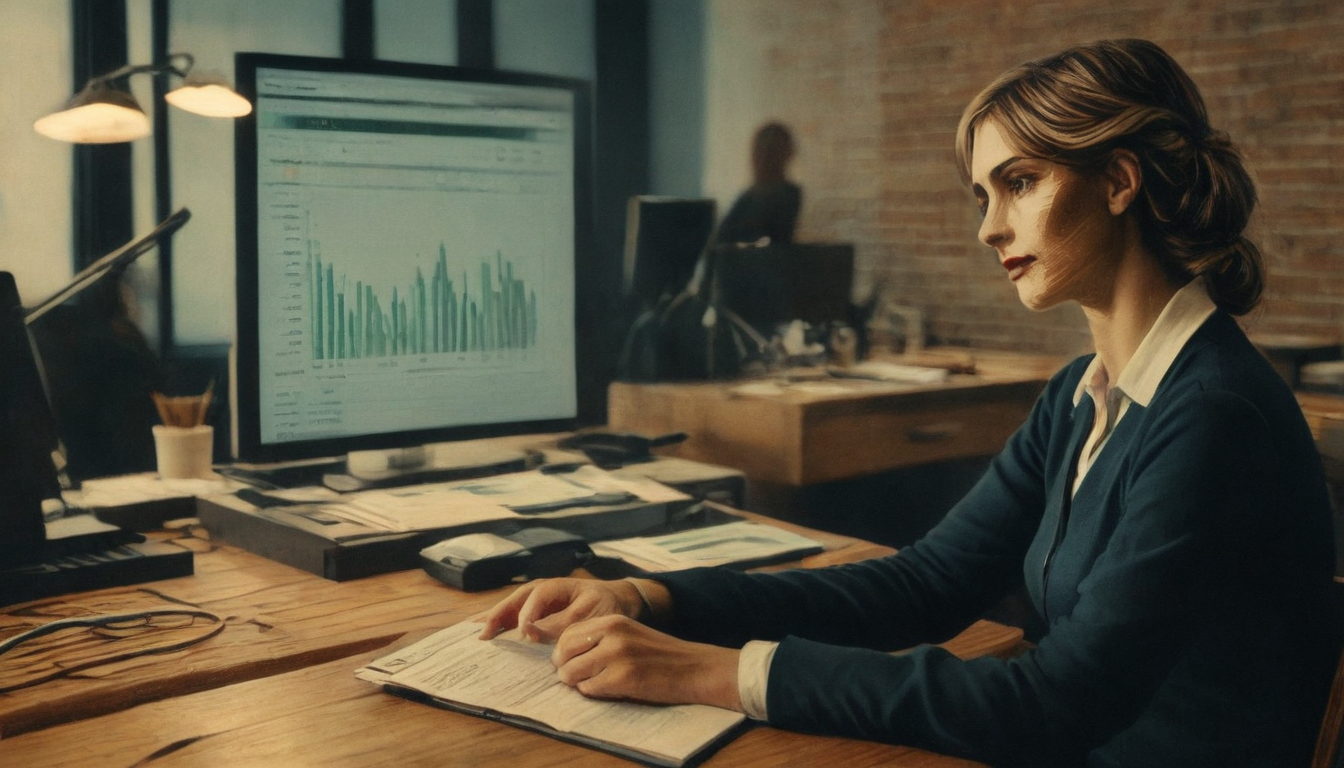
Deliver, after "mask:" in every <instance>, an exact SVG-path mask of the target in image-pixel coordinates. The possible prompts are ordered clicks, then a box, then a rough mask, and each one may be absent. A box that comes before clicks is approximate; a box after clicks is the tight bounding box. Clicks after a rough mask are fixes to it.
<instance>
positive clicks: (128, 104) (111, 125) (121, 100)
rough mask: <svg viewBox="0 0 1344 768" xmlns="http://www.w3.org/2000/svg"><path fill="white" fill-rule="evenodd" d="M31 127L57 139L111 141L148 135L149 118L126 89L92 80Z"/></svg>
mask: <svg viewBox="0 0 1344 768" xmlns="http://www.w3.org/2000/svg"><path fill="white" fill-rule="evenodd" d="M33 130H35V131H37V132H38V133H40V134H42V135H43V136H47V137H49V138H52V139H56V140H57V141H71V142H75V143H78V144H111V143H115V142H118V141H131V140H133V139H138V138H140V137H142V136H148V135H149V118H148V117H146V116H145V112H144V110H142V109H140V104H139V102H137V101H136V100H135V97H134V96H132V95H131V94H130V93H129V92H127V91H123V90H119V89H116V88H112V87H110V86H108V85H107V84H106V83H103V82H95V83H91V84H90V85H88V86H86V87H85V88H84V90H82V91H80V92H79V93H77V94H75V95H74V97H73V98H71V99H70V101H68V102H66V104H65V108H64V109H62V110H61V111H59V112H53V113H52V114H50V115H47V116H46V117H42V118H39V119H38V120H37V121H36V122H34V123H33Z"/></svg>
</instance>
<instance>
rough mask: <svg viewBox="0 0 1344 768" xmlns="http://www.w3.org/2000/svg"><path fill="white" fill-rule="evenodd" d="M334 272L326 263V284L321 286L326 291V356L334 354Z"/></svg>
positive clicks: (329, 356)
mask: <svg viewBox="0 0 1344 768" xmlns="http://www.w3.org/2000/svg"><path fill="white" fill-rule="evenodd" d="M335 282H336V280H335V273H334V271H333V270H332V267H331V265H330V264H328V265H327V284H326V285H325V286H323V287H324V288H326V291H327V329H326V332H325V333H326V337H327V358H328V359H331V358H333V357H335V356H336V337H335V336H334V335H333V331H335V330H336V285H335Z"/></svg>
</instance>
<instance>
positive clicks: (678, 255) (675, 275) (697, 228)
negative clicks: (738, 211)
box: [625, 195, 715, 306]
mask: <svg viewBox="0 0 1344 768" xmlns="http://www.w3.org/2000/svg"><path fill="white" fill-rule="evenodd" d="M714 213H715V202H714V200H713V199H712V198H681V197H658V196H653V195H636V196H634V197H631V198H630V201H629V203H628V204H627V206H626V215H625V291H626V293H628V294H630V295H632V296H635V297H636V298H638V299H639V300H640V301H642V302H643V303H644V304H645V305H648V306H653V305H654V304H656V303H657V302H658V300H659V299H661V298H662V297H664V296H670V295H675V294H676V293H677V292H678V291H680V290H681V289H683V288H685V287H686V284H687V283H689V282H690V281H691V277H692V275H694V274H695V265H696V262H698V261H699V260H700V255H701V254H702V253H703V252H704V250H705V245H706V244H707V243H709V238H710V235H711V234H712V233H713V231H714Z"/></svg>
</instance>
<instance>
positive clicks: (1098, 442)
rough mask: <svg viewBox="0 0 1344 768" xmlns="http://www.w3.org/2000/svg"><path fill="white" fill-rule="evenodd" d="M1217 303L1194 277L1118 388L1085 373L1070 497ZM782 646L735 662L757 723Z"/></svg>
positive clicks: (749, 647)
mask: <svg viewBox="0 0 1344 768" xmlns="http://www.w3.org/2000/svg"><path fill="white" fill-rule="evenodd" d="M1214 309H1215V307H1214V304H1213V300H1212V299H1210V298H1209V294H1208V291H1207V290H1206V289H1205V287H1204V281H1203V280H1200V279H1198V278H1196V279H1195V280H1191V281H1190V282H1189V283H1187V284H1186V285H1185V286H1184V287H1183V288H1181V289H1180V290H1179V291H1177V292H1176V295H1174V296H1172V297H1171V300H1170V301H1168V302H1167V306H1165V307H1163V309H1162V313H1161V314H1159V315H1158V316H1157V320H1156V321H1154V322H1153V327H1152V328H1149V329H1148V333H1147V334H1146V335H1145V336H1144V337H1143V341H1142V342H1140V343H1139V348H1138V349H1136V350H1134V355H1133V357H1131V358H1130V359H1129V363H1128V364H1126V365H1125V368H1124V370H1123V371H1121V372H1120V375H1119V376H1118V377H1116V379H1115V383H1114V384H1113V385H1112V384H1111V378H1110V375H1109V373H1108V372H1107V371H1106V367H1105V366H1104V365H1102V363H1101V358H1100V357H1094V358H1092V362H1091V363H1090V364H1089V365H1088V367H1087V369H1086V370H1085V371H1083V376H1082V379H1081V380H1080V381H1079V382H1078V388H1077V389H1076V390H1074V393H1073V404H1074V406H1077V405H1078V403H1079V402H1081V401H1082V398H1083V393H1087V394H1088V395H1090V396H1091V397H1092V402H1093V404H1094V405H1095V406H1096V413H1097V419H1096V422H1095V424H1094V425H1093V427H1092V432H1091V433H1090V434H1089V435H1088V437H1087V442H1086V443H1084V444H1083V449H1082V451H1081V452H1080V453H1079V454H1078V468H1077V472H1076V473H1075V478H1074V483H1073V489H1072V493H1077V492H1078V486H1079V485H1081V484H1082V482H1083V477H1084V476H1085V475H1086V474H1087V471H1088V470H1089V469H1091V468H1092V465H1093V464H1094V463H1096V460H1097V456H1099V455H1100V454H1101V451H1102V449H1103V448H1105V447H1106V441H1107V439H1108V438H1109V437H1110V436H1111V433H1112V432H1113V431H1114V430H1115V425H1116V424H1119V423H1120V419H1122V418H1124V416H1125V414H1126V413H1128V411H1129V406H1130V404H1131V403H1138V404H1139V405H1140V406H1142V407H1144V408H1147V407H1148V405H1149V403H1151V402H1152V401H1153V396H1154V395H1155V394H1156V393H1157V386H1158V384H1161V383H1162V379H1163V378H1164V377H1165V376H1166V375H1167V371H1168V370H1169V369H1170V368H1171V364H1172V363H1173V362H1175V360H1176V355H1178V354H1180V352H1181V349H1183V348H1184V347H1185V343H1186V342H1187V341H1189V340H1190V337H1191V336H1193V335H1195V331H1197V330H1199V327H1200V326H1201V325H1203V324H1204V321H1205V320H1208V319H1209V316H1210V315H1212V314H1213V312H1214ZM778 647H779V643H775V642H768V641H764V640H752V641H751V642H749V643H747V644H746V645H745V646H743V648H742V655H741V656H740V657H738V662H737V692H738V696H739V697H740V698H741V700H742V711H743V712H745V713H746V715H747V717H750V718H752V719H755V720H768V719H769V717H768V713H767V712H766V707H765V701H766V685H767V683H768V682H769V680H770V662H771V661H772V660H773V659H774V657H775V649H776V648H778Z"/></svg>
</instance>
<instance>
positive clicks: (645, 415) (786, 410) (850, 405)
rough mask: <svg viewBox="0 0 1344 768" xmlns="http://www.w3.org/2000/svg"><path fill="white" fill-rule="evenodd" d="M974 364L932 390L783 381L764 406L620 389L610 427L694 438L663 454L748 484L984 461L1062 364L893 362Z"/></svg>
mask: <svg viewBox="0 0 1344 768" xmlns="http://www.w3.org/2000/svg"><path fill="white" fill-rule="evenodd" d="M970 355H973V358H974V362H975V368H976V372H975V373H974V374H953V375H952V376H951V377H950V378H949V379H948V381H947V382H946V383H943V384H931V385H913V384H900V383H888V382H878V381H866V380H860V379H839V378H825V379H808V380H804V381H794V382H788V381H786V380H784V379H783V378H782V377H781V378H778V379H774V380H775V381H779V382H781V384H780V387H779V389H778V391H777V392H774V393H764V394H762V393H759V390H758V393H746V392H744V390H743V384H745V383H747V382H744V381H727V382H718V381H716V382H692V383H654V384H632V383H627V382H616V383H614V384H612V385H611V389H610V393H609V398H608V407H607V421H608V426H609V427H610V428H611V429H613V430H618V431H631V432H640V433H644V434H647V435H659V434H664V433H668V432H678V431H680V432H686V433H687V434H688V435H689V437H688V438H687V440H686V441H685V442H683V443H681V444H679V445H677V446H674V447H672V448H668V449H661V450H660V453H663V454H664V455H670V456H681V457H684V458H688V459H694V460H696V461H705V462H709V463H711V464H723V465H726V466H729V467H733V468H735V469H740V470H742V472H743V473H745V474H746V476H747V479H748V480H749V481H763V482H772V483H781V484H787V485H794V486H803V485H811V484H814V483H822V482H828V481H833V480H842V479H847V478H853V477H859V476H862V475H869V474H874V473H878V472H883V471H886V470H891V469H897V468H901V467H910V466H915V465H919V464H927V463H930V462H935V461H943V460H946V459H954V458H961V457H966V456H985V455H989V454H992V453H995V452H997V451H998V450H999V449H1000V448H1002V447H1003V444H1004V442H1006V441H1007V439H1008V436H1009V435H1011V434H1012V433H1013V431H1014V430H1016V429H1017V428H1018V426H1020V425H1021V424H1022V422H1023V421H1025V420H1026V417H1027V414H1028V413H1029V412H1030V411H1031V406H1032V404H1033V403H1034V402H1035V401H1036V396H1037V395H1038V394H1040V391H1041V389H1042V388H1044V386H1045V382H1046V381H1047V380H1048V379H1049V377H1050V376H1051V375H1052V374H1054V373H1055V372H1056V371H1057V370H1058V369H1059V366H1060V365H1061V364H1062V361H1060V359H1059V358H1054V357H1048V356H1036V355H1021V354H1015V353H1011V352H991V351H984V350H975V351H973V352H972V351H969V350H956V351H953V350H931V351H930V353H928V354H926V355H925V356H924V357H923V358H902V357H893V358H890V359H891V360H892V361H893V362H918V360H919V359H925V358H933V359H937V358H940V357H941V358H942V359H947V358H949V357H951V358H954V359H955V358H956V357H961V358H966V357H968V356H970ZM759 381H760V382H768V381H770V380H769V379H762V380H759ZM758 383H759V382H758ZM753 389H756V388H753Z"/></svg>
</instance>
